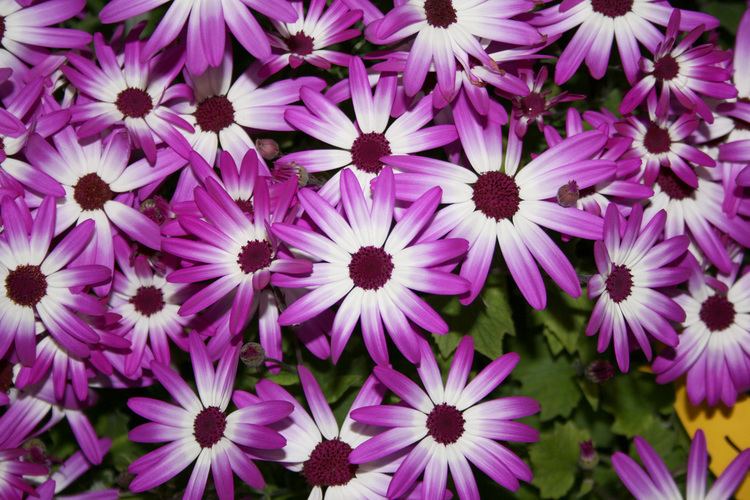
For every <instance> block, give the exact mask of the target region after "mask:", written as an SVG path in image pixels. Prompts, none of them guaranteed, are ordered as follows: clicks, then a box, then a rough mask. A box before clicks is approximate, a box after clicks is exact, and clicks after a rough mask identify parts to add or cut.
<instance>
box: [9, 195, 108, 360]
mask: <svg viewBox="0 0 750 500" xmlns="http://www.w3.org/2000/svg"><path fill="white" fill-rule="evenodd" d="M2 216H3V223H4V225H5V228H4V229H5V230H4V233H3V236H4V238H3V239H2V240H0V282H2V283H4V285H5V286H3V287H2V288H0V331H2V332H3V333H2V335H0V353H2V355H5V354H6V353H7V352H8V351H9V349H10V345H11V343H15V353H16V355H17V356H18V358H19V359H20V361H21V363H22V364H24V365H26V366H30V365H31V364H32V363H34V360H35V359H36V349H35V348H36V334H37V330H36V321H37V320H39V321H41V322H42V324H43V325H44V327H45V328H46V329H47V331H48V332H49V333H50V334H51V335H52V336H53V337H54V338H55V340H56V341H57V342H59V343H60V345H61V346H64V347H65V349H67V350H68V351H69V352H71V353H75V354H76V355H77V356H80V357H87V356H88V355H89V352H90V349H89V346H90V345H91V344H96V343H97V342H98V341H99V336H98V335H97V334H96V333H95V332H94V331H93V330H92V329H91V327H90V326H89V325H88V324H86V323H85V322H84V321H83V320H82V319H81V318H79V317H78V316H77V315H76V314H75V312H76V311H82V312H85V313H89V314H91V313H95V314H102V313H103V312H104V309H103V308H102V306H101V304H99V303H98V302H97V301H96V300H95V299H94V298H93V297H91V296H89V295H87V294H81V293H71V290H70V289H71V288H73V289H75V288H83V287H84V286H87V285H93V284H95V283H102V282H105V281H108V280H109V279H110V272H109V270H108V269H107V268H105V267H103V266H95V265H94V266H82V267H70V268H68V267H67V266H68V264H69V263H70V261H71V260H72V259H74V258H75V257H76V256H77V255H78V254H79V253H80V252H81V250H83V248H84V247H85V246H86V244H87V243H88V242H89V240H90V239H91V234H92V232H93V229H94V227H93V226H94V223H93V222H88V221H86V222H85V223H83V224H81V225H80V226H78V227H77V228H76V229H74V230H73V231H71V232H70V233H68V234H67V235H66V236H65V237H64V238H63V239H62V240H61V241H60V242H59V243H57V244H56V245H55V246H54V247H53V248H52V249H50V243H51V241H52V237H53V235H54V227H55V219H56V210H55V201H54V199H53V198H51V197H47V198H45V199H44V201H42V204H41V205H40V207H39V209H38V210H37V212H36V214H35V217H34V218H33V220H32V217H31V214H30V213H29V211H28V208H26V206H25V205H23V204H22V202H13V201H11V200H9V199H7V198H6V199H4V200H3V201H2Z"/></svg>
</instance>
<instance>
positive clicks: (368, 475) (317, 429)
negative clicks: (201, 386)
mask: <svg viewBox="0 0 750 500" xmlns="http://www.w3.org/2000/svg"><path fill="white" fill-rule="evenodd" d="M298 373H299V378H300V384H301V386H302V390H303V392H304V394H305V399H306V401H307V406H308V407H309V408H310V413H308V412H307V411H306V410H305V408H304V407H303V406H302V405H301V404H300V403H299V402H297V400H296V399H295V398H294V396H292V395H291V394H289V392H287V391H286V390H285V389H284V388H282V387H280V386H279V385H277V384H275V383H274V382H271V381H269V380H262V381H260V382H259V383H258V384H257V386H256V391H257V392H258V396H257V397H256V396H253V395H252V394H248V393H246V392H243V391H236V392H235V393H234V398H233V399H234V401H235V402H236V403H237V406H238V407H240V408H242V407H244V406H246V405H253V404H257V402H258V401H273V400H281V401H288V402H289V403H291V404H292V405H294V411H293V412H292V414H291V415H290V416H289V417H288V418H287V419H284V420H282V421H280V422H278V423H276V424H273V425H272V426H271V427H272V428H273V429H276V430H278V431H279V433H281V435H282V436H284V437H285V438H286V440H287V446H285V447H284V449H283V450H280V452H275V451H274V452H271V453H268V457H266V458H267V459H270V460H275V461H278V462H281V463H282V464H283V465H284V466H285V467H286V468H287V469H289V470H292V471H295V472H299V473H300V474H302V476H303V477H304V478H305V480H306V482H307V484H308V485H309V486H310V487H311V488H312V491H311V492H310V495H309V496H308V499H309V500H313V499H321V500H322V499H324V498H328V499H332V498H367V499H373V500H374V499H378V500H380V499H385V498H386V491H387V489H388V483H389V482H390V480H391V477H390V475H389V474H390V473H392V472H393V471H395V470H396V464H395V463H394V460H393V459H390V457H389V458H387V459H385V460H382V461H380V462H376V463H367V464H362V465H356V464H353V463H351V462H350V461H349V454H350V453H351V451H352V449H353V448H355V447H357V445H359V444H360V443H362V442H364V441H365V440H366V439H368V438H370V437H372V436H373V435H375V434H377V432H378V431H382V430H384V429H383V428H382V427H372V426H367V425H361V424H358V423H357V422H355V421H354V420H352V418H351V413H352V412H353V411H356V409H357V408H361V407H363V406H371V405H377V404H380V403H381V401H382V400H383V395H384V393H385V388H384V387H383V386H382V385H381V384H380V383H378V381H377V379H375V377H373V376H371V377H369V378H368V379H367V380H366V381H365V383H364V385H363V386H362V389H360V391H359V394H358V395H357V397H356V398H355V400H354V402H353V403H352V406H351V408H350V409H349V412H348V413H347V415H346V417H345V419H344V423H343V425H342V426H341V427H339V425H338V424H337V423H336V418H335V417H334V416H333V412H332V411H331V408H330V406H329V405H328V402H327V401H326V397H325V394H323V391H322V390H321V388H320V385H318V382H317V381H316V380H315V377H314V376H313V374H312V373H310V370H308V369H307V368H305V367H304V366H302V365H300V366H299V367H298ZM262 456H265V455H262Z"/></svg>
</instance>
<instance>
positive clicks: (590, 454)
mask: <svg viewBox="0 0 750 500" xmlns="http://www.w3.org/2000/svg"><path fill="white" fill-rule="evenodd" d="M579 447H580V450H581V452H580V454H579V455H578V464H579V465H580V466H581V468H582V469H584V470H591V469H593V468H594V467H596V465H597V464H598V463H599V454H598V453H597V452H596V449H595V448H594V443H593V442H592V441H591V440H590V439H589V440H586V441H581V442H580V443H579Z"/></svg>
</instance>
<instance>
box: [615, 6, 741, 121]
mask: <svg viewBox="0 0 750 500" xmlns="http://www.w3.org/2000/svg"><path fill="white" fill-rule="evenodd" d="M680 17H681V14H680V10H679V9H675V10H674V11H673V12H672V16H671V17H670V19H669V25H668V26H667V33H666V35H664V39H663V40H662V41H661V42H659V46H658V48H657V50H656V53H655V54H654V60H653V61H650V60H648V59H645V58H644V59H641V71H642V72H643V73H644V76H643V78H642V79H641V80H639V81H638V83H636V84H635V85H634V86H633V88H632V89H630V91H628V93H627V94H626V95H625V97H624V98H623V99H622V103H621V104H620V113H623V114H625V113H630V112H631V111H633V110H634V109H635V108H636V107H637V106H638V105H639V104H640V103H642V102H643V100H644V99H645V98H646V96H647V95H648V94H649V93H650V92H651V91H652V89H654V88H657V89H659V90H660V94H659V109H660V110H661V111H662V112H664V111H667V109H668V108H669V105H670V98H671V96H672V95H674V96H675V97H676V98H677V100H678V101H679V103H680V104H682V105H683V106H684V107H685V108H687V109H688V110H691V111H695V112H696V113H698V114H699V115H700V116H701V118H703V119H704V120H706V121H707V122H708V123H713V121H714V114H713V112H712V111H711V108H709V106H708V104H706V103H705V101H704V100H703V98H702V97H701V96H705V97H710V98H714V99H732V98H734V97H737V89H736V88H735V87H734V85H732V84H731V83H728V80H730V79H731V76H732V73H731V71H730V70H729V69H728V68H727V67H726V65H725V64H724V63H725V62H726V61H727V60H729V58H730V57H731V53H729V52H727V51H724V50H720V49H719V48H718V47H716V45H715V44H713V43H706V44H703V45H699V46H697V47H691V46H692V45H693V43H695V41H696V40H697V39H698V38H700V36H701V35H702V34H703V32H704V31H705V30H706V27H705V26H704V25H700V26H698V27H697V28H694V29H693V30H691V31H690V33H688V34H687V35H686V36H685V38H683V39H682V41H681V42H680V43H677V35H678V30H679V28H678V27H679V24H680ZM675 44H676V45H675ZM699 94H700V95H699Z"/></svg>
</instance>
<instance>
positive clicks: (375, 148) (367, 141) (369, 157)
mask: <svg viewBox="0 0 750 500" xmlns="http://www.w3.org/2000/svg"><path fill="white" fill-rule="evenodd" d="M389 154H391V145H390V144H389V143H388V139H386V138H385V136H384V135H383V134H378V133H377V132H369V133H367V134H362V135H360V136H359V137H357V138H356V139H355V140H354V144H352V162H353V163H354V165H355V166H356V167H357V168H358V169H360V170H361V171H363V172H367V173H370V174H377V173H379V172H380V170H382V168H383V164H382V163H380V159H381V158H382V157H384V156H387V155H389Z"/></svg>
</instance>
